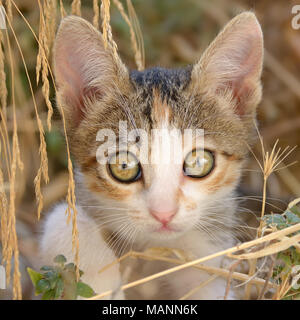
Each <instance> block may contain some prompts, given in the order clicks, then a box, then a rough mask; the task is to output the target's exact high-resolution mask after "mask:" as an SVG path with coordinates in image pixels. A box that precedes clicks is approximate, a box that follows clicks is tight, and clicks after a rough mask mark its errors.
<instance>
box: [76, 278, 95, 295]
mask: <svg viewBox="0 0 300 320" xmlns="http://www.w3.org/2000/svg"><path fill="white" fill-rule="evenodd" d="M77 295H78V296H81V297H84V298H91V297H92V296H94V295H95V292H94V290H93V289H92V288H91V287H90V286H89V285H87V284H86V283H83V282H81V281H79V282H78V283H77Z"/></svg>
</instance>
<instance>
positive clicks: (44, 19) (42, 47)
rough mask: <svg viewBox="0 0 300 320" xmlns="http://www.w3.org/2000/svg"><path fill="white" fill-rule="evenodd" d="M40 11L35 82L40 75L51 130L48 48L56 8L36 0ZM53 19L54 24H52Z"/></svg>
mask: <svg viewBox="0 0 300 320" xmlns="http://www.w3.org/2000/svg"><path fill="white" fill-rule="evenodd" d="M38 5H39V9H40V29H39V52H38V55H37V61H36V81H37V84H38V83H39V79H40V73H42V81H43V86H42V90H43V95H44V98H45V102H46V105H47V108H48V118H47V125H48V129H49V130H51V118H52V115H53V107H52V104H51V101H50V99H49V80H48V58H49V53H50V46H51V43H52V42H53V40H54V35H55V24H54V23H55V20H56V18H55V17H56V6H55V5H53V4H50V3H49V1H47V0H46V1H44V6H42V4H41V2H40V0H38ZM53 19H54V23H53Z"/></svg>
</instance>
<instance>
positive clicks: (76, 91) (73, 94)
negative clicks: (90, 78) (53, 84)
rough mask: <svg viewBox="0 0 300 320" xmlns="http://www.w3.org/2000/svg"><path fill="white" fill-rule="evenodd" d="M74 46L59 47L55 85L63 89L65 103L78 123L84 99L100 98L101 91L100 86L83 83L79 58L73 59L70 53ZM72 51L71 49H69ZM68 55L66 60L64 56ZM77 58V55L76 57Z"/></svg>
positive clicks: (82, 116) (83, 110)
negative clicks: (71, 109) (59, 53)
mask: <svg viewBox="0 0 300 320" xmlns="http://www.w3.org/2000/svg"><path fill="white" fill-rule="evenodd" d="M71 49H73V50H75V48H70V47H67V46H66V47H64V48H61V55H60V58H59V59H57V60H56V69H57V70H59V72H57V85H58V89H61V90H62V91H63V97H64V100H65V103H66V104H67V105H68V106H70V107H71V108H73V112H72V117H73V121H74V122H75V125H78V124H79V123H80V121H82V119H83V118H84V114H85V111H86V109H85V100H87V99H91V98H96V99H100V98H101V96H102V93H101V92H100V88H96V87H92V86H89V85H88V84H87V83H84V79H83V77H84V74H81V73H82V72H81V70H82V69H83V67H82V66H81V65H80V62H81V61H80V59H78V60H77V61H75V60H74V59H72V56H71V55H70V50H71ZM71 52H72V50H71ZM67 57H69V59H68V60H67V59H66V58H67ZM77 58H79V57H77Z"/></svg>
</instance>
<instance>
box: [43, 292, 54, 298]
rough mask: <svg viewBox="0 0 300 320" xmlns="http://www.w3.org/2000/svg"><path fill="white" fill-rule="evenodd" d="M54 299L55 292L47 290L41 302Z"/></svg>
mask: <svg viewBox="0 0 300 320" xmlns="http://www.w3.org/2000/svg"><path fill="white" fill-rule="evenodd" d="M54 298H55V290H48V291H46V292H45V293H44V294H43V296H42V300H54Z"/></svg>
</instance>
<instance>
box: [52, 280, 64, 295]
mask: <svg viewBox="0 0 300 320" xmlns="http://www.w3.org/2000/svg"><path fill="white" fill-rule="evenodd" d="M63 292H64V282H63V281H62V279H61V278H59V279H57V282H56V288H55V297H54V298H55V299H59V298H61V296H62V294H63Z"/></svg>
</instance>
